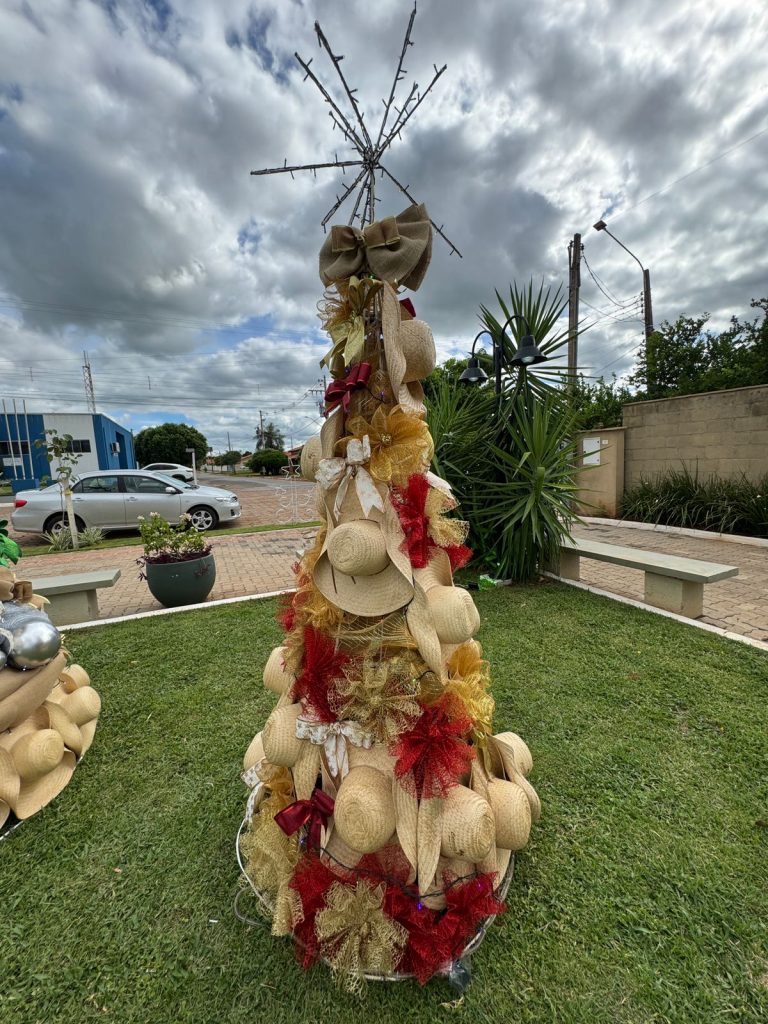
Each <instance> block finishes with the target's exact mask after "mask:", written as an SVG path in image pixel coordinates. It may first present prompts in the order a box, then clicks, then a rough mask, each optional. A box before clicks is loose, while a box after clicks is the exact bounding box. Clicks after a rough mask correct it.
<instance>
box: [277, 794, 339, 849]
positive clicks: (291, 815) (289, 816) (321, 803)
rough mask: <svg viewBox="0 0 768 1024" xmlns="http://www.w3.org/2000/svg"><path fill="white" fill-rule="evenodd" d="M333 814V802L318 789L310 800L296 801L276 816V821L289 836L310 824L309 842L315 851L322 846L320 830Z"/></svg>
mask: <svg viewBox="0 0 768 1024" xmlns="http://www.w3.org/2000/svg"><path fill="white" fill-rule="evenodd" d="M332 814H333V800H332V799H331V797H329V796H328V794H327V793H324V792H323V791H322V789H316V790H315V791H314V793H313V794H312V797H311V799H310V800H296V801H294V803H292V804H289V805H288V807H286V808H285V809H284V810H282V811H278V812H277V814H276V815H275V821H276V822H277V824H278V825H279V826H280V828H281V829H282V830H283V832H285V834H286V835H287V836H292V835H293V833H294V832H298V831H299V829H300V828H301V827H302V825H306V824H307V823H309V842H310V845H311V846H312V848H313V849H317V848H318V847H319V846H320V830H321V829H322V828H324V827H325V826H327V824H328V819H329V818H330V816H331V815H332Z"/></svg>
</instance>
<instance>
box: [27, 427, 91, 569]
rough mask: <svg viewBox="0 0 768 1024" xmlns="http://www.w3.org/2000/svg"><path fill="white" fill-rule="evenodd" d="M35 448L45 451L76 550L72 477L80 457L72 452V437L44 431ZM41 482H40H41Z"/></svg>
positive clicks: (55, 431) (77, 543) (49, 430)
mask: <svg viewBox="0 0 768 1024" xmlns="http://www.w3.org/2000/svg"><path fill="white" fill-rule="evenodd" d="M35 447H36V448H44V449H45V457H46V459H47V460H48V465H49V466H50V467H51V469H52V471H53V473H54V474H55V481H56V483H57V484H58V485H59V487H60V488H61V496H62V501H63V504H64V507H65V510H66V516H67V525H68V527H69V532H70V534H71V536H72V547H73V548H74V549H75V550H77V549H78V548H79V547H80V542H79V539H78V535H77V520H76V519H75V510H74V508H73V506H72V476H73V475H74V472H75V468H76V466H77V464H78V462H79V461H80V458H81V455H80V454H75V452H73V450H72V435H71V434H60V433H59V432H58V430H57V429H56V428H55V427H50V428H49V429H48V430H46V431H45V438H44V439H43V438H39V439H38V440H37V441H35ZM41 482H42V481H41Z"/></svg>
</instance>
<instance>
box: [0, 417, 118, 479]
mask: <svg viewBox="0 0 768 1024" xmlns="http://www.w3.org/2000/svg"><path fill="white" fill-rule="evenodd" d="M5 405H6V410H7V409H8V403H7V402H6V403H5ZM51 429H55V430H57V431H58V432H59V434H71V436H72V449H73V451H74V452H76V453H78V454H79V455H80V459H79V460H78V463H77V470H76V472H81V473H85V472H88V471H90V470H98V469H136V455H135V452H134V449H133V435H132V434H131V432H130V430H128V429H127V428H126V427H121V426H120V424H119V423H115V421H114V420H111V419H110V418H109V416H103V415H102V414H101V413H64V412H50V413H49V412H44V413H27V415H26V416H25V415H24V414H23V413H21V412H18V413H13V412H11V411H9V410H8V411H6V412H2V411H0V459H2V460H3V476H4V477H5V478H6V479H8V480H11V481H14V488H15V490H23V489H25V488H30V487H36V486H37V482H38V481H40V480H41V479H42V477H44V476H50V475H51V471H50V467H49V465H48V459H47V458H46V455H45V449H44V448H38V447H37V446H36V445H35V441H37V440H45V438H46V434H45V431H46V430H51ZM22 484H23V486H22Z"/></svg>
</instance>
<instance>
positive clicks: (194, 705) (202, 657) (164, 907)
mask: <svg viewBox="0 0 768 1024" xmlns="http://www.w3.org/2000/svg"><path fill="white" fill-rule="evenodd" d="M475 598H476V601H477V604H478V607H479V608H480V611H481V614H482V619H483V626H482V630H481V632H480V635H479V639H480V640H481V641H482V643H483V645H484V649H485V653H486V655H487V656H488V657H489V658H490V660H491V662H492V665H493V673H494V680H495V684H494V685H495V695H496V700H497V709H496V719H495V722H496V728H497V730H498V731H502V730H503V729H508V728H512V729H514V730H515V731H517V732H519V733H520V734H521V735H522V736H523V737H524V738H525V739H526V740H527V741H528V743H529V744H530V746H531V748H532V751H533V755H534V771H533V775H532V781H533V782H534V784H535V785H536V787H537V789H538V791H539V793H540V795H541V798H542V803H543V816H542V820H541V822H540V823H539V825H538V826H535V827H534V830H533V833H532V836H531V843H530V845H529V847H528V848H527V849H526V850H525V851H523V852H522V853H521V854H520V855H518V860H517V869H516V874H515V878H514V880H513V883H512V887H511V889H510V893H509V898H508V911H507V913H506V915H504V917H502V918H501V919H499V921H498V922H497V923H496V924H495V925H494V926H493V927H492V929H491V930H490V932H489V934H488V937H487V938H486V941H485V943H484V945H483V946H482V947H481V949H480V950H479V951H478V953H477V954H476V955H475V957H474V959H473V971H474V978H473V981H472V984H471V986H470V988H469V989H468V991H467V993H466V995H465V997H464V1000H463V1002H462V1003H461V1004H460V1005H458V1006H456V1007H455V1008H453V1009H452V1008H449V1007H447V1006H446V1005H445V1004H446V1003H448V1002H449V1001H450V1000H452V999H453V998H454V997H453V995H452V993H451V992H450V990H449V989H448V987H447V985H446V984H445V982H444V981H442V980H436V981H433V982H431V983H430V984H429V985H428V986H427V987H426V988H425V989H420V988H418V986H416V985H415V984H412V983H405V984H397V985H379V984H371V985H369V986H368V995H367V998H366V1002H365V1004H363V1005H362V1006H361V1005H360V1004H358V1003H357V1002H356V1001H355V1000H354V999H353V998H352V997H349V996H347V995H345V994H344V993H342V992H340V991H339V990H338V989H337V988H336V987H335V986H334V984H333V982H332V980H331V977H330V975H329V973H328V971H327V970H326V969H325V968H324V967H322V966H319V967H315V968H314V969H312V970H311V971H310V972H309V973H306V974H305V973H304V972H302V971H301V970H300V968H299V967H298V966H297V965H296V964H295V962H294V959H293V954H292V950H291V946H290V944H289V942H288V941H287V940H285V939H273V938H272V937H271V936H270V935H269V934H268V932H267V931H266V930H264V929H262V928H251V929H249V928H247V927H245V926H244V925H243V924H241V923H240V922H239V921H238V920H237V919H236V918H235V916H234V914H233V909H232V900H233V896H234V894H235V892H236V891H237V888H238V871H237V865H236V862H235V856H234V837H235V833H236V831H237V828H238V825H239V823H240V819H241V816H242V813H243V809H244V801H245V788H244V787H243V785H242V783H241V782H240V781H239V779H238V772H239V770H240V768H241V758H242V754H243V752H244V750H245V748H246V746H247V744H248V742H249V740H250V739H251V737H252V735H253V734H254V733H255V732H256V731H257V730H258V729H259V728H260V726H261V725H262V724H263V722H264V719H265V717H266V715H267V713H268V711H269V710H270V708H271V707H272V706H273V703H274V697H273V696H272V695H271V694H269V693H268V692H267V691H265V690H264V688H263V686H262V684H261V671H262V666H263V664H264V661H265V659H266V657H267V655H268V653H269V651H270V649H271V647H272V646H273V645H274V644H275V643H277V642H278V639H279V633H278V630H277V627H276V626H275V625H274V618H273V617H274V612H275V605H274V603H273V602H272V601H265V602H249V603H244V604H240V605H230V606H226V607H221V608H216V609H211V610H209V611H203V612H190V613H187V614H179V615H169V616H163V617H158V618H153V619H145V620H143V621H135V622H126V623H123V624H118V625H114V626H108V627H101V628H94V629H91V630H88V631H75V632H72V633H70V634H69V636H68V637H67V645H68V647H69V648H70V649H71V651H72V654H73V656H74V657H75V658H76V659H77V660H79V661H81V662H82V663H83V664H84V665H85V666H86V667H87V668H88V670H89V671H90V673H91V675H92V678H93V681H94V684H95V685H96V686H97V688H98V689H99V690H100V692H101V694H102V696H103V700H104V711H103V714H102V719H101V722H100V726H99V729H98V731H97V733H96V739H95V742H94V745H93V747H92V748H91V750H90V752H89V753H88V755H87V757H86V759H85V760H84V761H83V762H82V764H81V765H80V766H79V767H78V769H77V771H76V772H75V775H74V778H73V780H72V782H71V784H70V785H69V787H68V788H67V789H66V790H65V791H64V792H63V793H62V794H61V796H59V797H58V799H57V800H56V801H55V802H54V803H53V804H52V805H50V806H49V807H48V808H47V809H45V810H44V811H43V812H42V813H41V814H40V815H38V816H37V817H36V818H33V819H31V820H30V821H28V822H26V823H25V824H24V825H22V826H21V828H19V829H18V830H17V831H16V832H14V833H13V834H12V835H11V836H10V837H9V838H8V839H7V840H6V841H4V842H2V843H0V892H1V893H2V898H1V899H0V907H1V908H2V910H1V911H0V922H1V924H2V927H0V963H2V964H3V965H4V970H3V972H2V977H3V984H2V985H0V1020H2V1021H3V1024H32V1022H45V1024H58V1022H64V1021H67V1022H78V1024H80V1022H84V1021H90V1020H112V1021H116V1022H120V1024H133V1022H136V1024H139V1022H141V1024H147V1022H152V1024H166V1022H168V1024H170V1022H173V1024H182V1022H195V1024H208V1022H210V1024H214V1022H216V1024H219V1022H227V1024H228V1022H237V1024H239V1022H248V1024H260V1022H262V1021H264V1022H269V1024H289V1022H290V1024H297V1022H305V1021H306V1022H310V1021H311V1022H316V1021H323V1022H327V1024H336V1022H346V1021H350V1020H352V1019H363V1020H365V1021H366V1024H390V1022H393V1021H396V1022H397V1024H404V1022H411V1021H413V1022H416V1021H418V1022H424V1021H443V1020H451V1021H454V1020H458V1021H461V1020H466V1021H471V1022H472V1024H475V1022H488V1021H493V1022H496V1021H498V1022H504V1024H510V1022H514V1024H518V1022H520V1024H527V1022H537V1024H538V1022H541V1024H545V1022H546V1024H550V1022H557V1024H561V1022H562V1024H577V1022H579V1024H581V1022H584V1024H587V1022H589V1024H603V1022H605V1024H609V1022H610V1024H616V1022H619V1024H641V1022H642V1024H647V1022H670V1024H677V1022H685V1024H687V1022H712V1021H726V1020H727V1021H739V1022H755V1024H757V1022H760V1021H764V1020H765V1019H766V1017H767V1016H768V806H766V805H767V803H768V771H767V768H766V735H767V734H768V728H767V726H768V711H767V710H766V709H767V708H768V700H767V699H766V698H767V697H768V658H766V656H765V655H764V654H762V653H761V652H758V651H755V650H752V649H750V648H747V647H745V646H742V645H740V644H737V643H735V642H730V641H725V640H722V639H720V638H719V637H714V636H712V635H710V634H707V633H704V632H702V631H699V630H696V629H693V628H691V627H687V626H684V625H681V624H678V623H676V622H673V621H670V620H667V619H664V618H661V617H659V616H655V615H651V614H648V613H645V612H641V611H638V610H635V609H632V608H628V607H626V606H624V605H620V604H617V603H614V602H611V601H609V600H607V599H603V598H598V597H595V596H593V595H590V594H586V593H584V592H582V591H578V590H575V589H571V588H568V587H564V586H560V585H556V584H551V583H548V584H545V585H540V586H534V587H520V588H511V589H504V590H494V591H486V592H481V593H479V594H477V595H475ZM246 905H249V904H246Z"/></svg>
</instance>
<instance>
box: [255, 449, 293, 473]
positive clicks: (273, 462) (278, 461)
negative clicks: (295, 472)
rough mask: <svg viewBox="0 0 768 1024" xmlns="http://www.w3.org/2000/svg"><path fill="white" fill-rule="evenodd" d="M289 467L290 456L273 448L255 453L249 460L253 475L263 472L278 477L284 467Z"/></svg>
mask: <svg viewBox="0 0 768 1024" xmlns="http://www.w3.org/2000/svg"><path fill="white" fill-rule="evenodd" d="M287 465H288V456H287V455H286V454H285V452H279V451H276V450H275V449H273V448H267V449H266V451H261V452H254V454H253V455H252V456H251V457H250V459H249V460H248V468H249V469H250V471H251V472H252V473H261V471H262V470H263V471H264V473H265V474H266V475H267V476H277V475H278V474H279V472H280V470H281V469H282V468H283V466H287Z"/></svg>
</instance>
